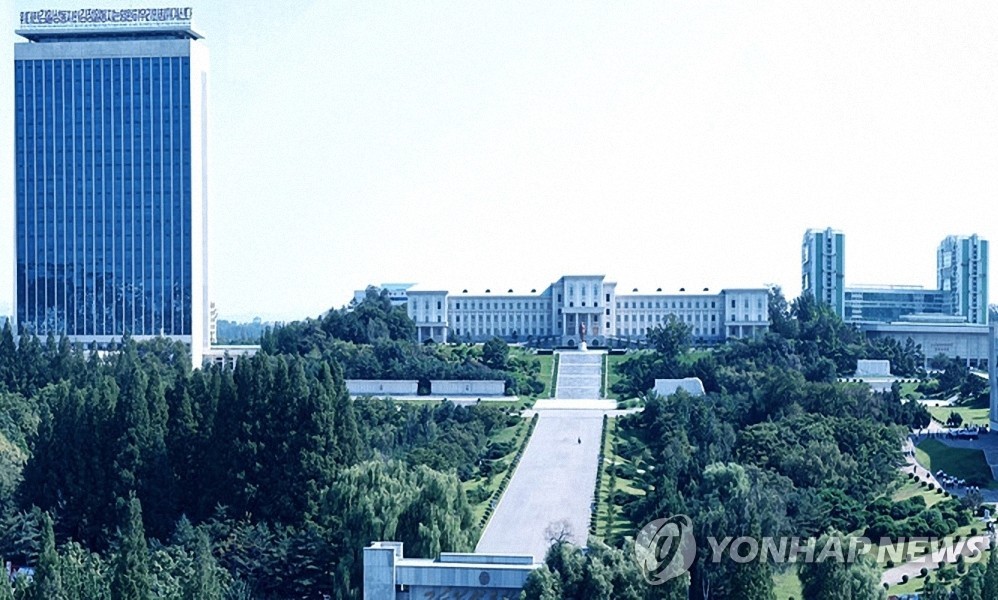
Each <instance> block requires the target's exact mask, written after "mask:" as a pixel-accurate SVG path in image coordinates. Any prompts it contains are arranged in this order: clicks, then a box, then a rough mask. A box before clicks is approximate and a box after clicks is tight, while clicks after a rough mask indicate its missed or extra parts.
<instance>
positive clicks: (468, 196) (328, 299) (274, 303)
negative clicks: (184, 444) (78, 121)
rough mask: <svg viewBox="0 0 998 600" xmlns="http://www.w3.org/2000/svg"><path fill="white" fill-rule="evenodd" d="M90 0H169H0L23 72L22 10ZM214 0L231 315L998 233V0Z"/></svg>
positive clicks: (222, 274)
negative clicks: (838, 236)
mask: <svg viewBox="0 0 998 600" xmlns="http://www.w3.org/2000/svg"><path fill="white" fill-rule="evenodd" d="M175 4H176V5H186V4H185V3H175ZM84 5H85V6H86V7H92V6H109V7H115V6H136V5H138V6H144V5H150V6H151V5H156V6H161V5H162V6H166V5H171V3H169V2H167V3H163V2H160V3H158V4H157V3H155V2H152V3H138V4H136V3H134V2H133V3H128V4H122V3H116V2H111V1H106V2H98V3H96V4H94V3H85V2H84V3H80V2H64V1H60V0H49V1H48V2H25V1H23V0H16V1H12V0H0V7H4V10H3V14H4V15H6V19H5V20H2V21H0V23H3V22H5V23H6V24H7V25H6V27H4V30H5V33H4V34H3V39H4V40H5V41H4V43H3V44H2V45H0V81H7V82H10V81H12V78H13V75H12V62H13V44H14V42H15V41H16V40H17V39H18V38H16V36H14V35H13V30H14V29H15V26H16V18H17V12H18V11H20V10H28V9H36V8H79V7H83V6H84ZM192 6H194V9H195V12H194V14H195V21H196V23H198V28H199V29H200V30H201V31H203V33H204V34H205V36H206V43H207V44H208V46H209V48H210V52H211V62H212V71H211V83H210V85H211V89H210V111H211V113H210V114H211V123H210V149H209V153H210V167H209V169H210V170H209V181H210V183H209V191H210V199H211V217H212V223H211V228H212V248H211V249H212V262H213V265H214V274H213V280H212V285H213V290H212V296H213V297H214V299H215V301H216V303H217V305H218V307H219V311H220V313H221V315H222V316H223V317H227V318H248V317H252V316H254V315H260V316H263V317H264V318H282V319H290V318H300V317H303V316H307V315H315V314H318V313H319V312H321V311H323V310H325V309H327V308H329V307H331V306H340V305H342V304H344V303H346V302H347V301H348V300H349V299H350V297H351V293H352V290H354V289H358V288H363V287H364V286H365V285H366V284H368V283H379V282H382V281H414V282H421V283H425V284H430V285H437V286H444V287H448V288H450V289H452V290H460V289H462V288H485V287H491V288H493V289H494V290H495V289H502V290H503V291H505V290H506V289H507V288H510V287H512V288H514V289H517V291H521V290H526V289H529V288H532V287H535V288H538V289H541V288H543V287H544V286H546V285H547V284H548V283H550V282H551V281H552V280H554V279H556V278H557V277H559V276H560V275H562V274H570V273H605V274H607V275H608V276H609V277H610V278H611V279H613V280H616V281H618V282H619V284H620V286H621V289H626V290H630V289H631V288H633V287H639V288H643V289H649V288H655V287H663V288H665V289H677V288H679V287H680V286H686V287H687V288H701V287H704V286H710V287H711V288H712V289H716V288H720V287H725V286H728V287H731V286H749V285H762V284H765V283H778V284H780V285H782V286H783V287H784V288H785V290H786V291H787V293H788V295H789V296H796V295H797V294H798V293H799V291H800V266H799V263H800V240H801V236H802V234H803V231H804V229H805V228H807V227H816V226H820V227H824V226H833V227H836V228H839V229H842V230H844V231H845V233H846V234H847V258H846V269H847V276H846V277H847V281H848V282H849V283H915V284H923V285H928V286H931V285H934V283H935V271H934V269H935V248H936V245H937V244H938V242H939V241H940V240H941V239H942V238H943V237H944V236H945V235H947V234H950V233H973V232H977V233H979V234H981V235H983V236H985V237H987V238H989V239H992V240H996V239H998V223H996V222H995V220H994V219H993V218H992V215H993V213H994V211H993V204H994V201H995V198H996V197H998V4H996V3H993V2H973V3H961V2H950V1H947V2H933V3H926V2H909V1H905V2H868V1H863V2H822V3H818V2H799V1H792V2H746V1H738V2H734V1H733V2H663V1H655V2H601V3H583V2H578V1H572V2H539V1H536V0H535V1H532V2H513V1H503V2H491V3H485V2H467V1H461V2H430V1H418V2H354V3H342V2H291V3H287V2H280V3H278V2H239V3H236V2H211V3H207V2H195V3H193V4H192ZM0 89H3V90H5V93H3V94H2V95H0V98H2V100H0V101H2V104H0V207H2V210H0V231H2V232H4V234H3V237H2V238H0V240H2V241H3V243H2V244H0V314H4V313H7V312H9V307H10V304H11V297H10V296H11V293H10V288H11V285H10V282H11V281H12V264H13V258H12V246H13V244H12V243H11V241H10V239H9V233H8V232H10V231H12V225H11V214H12V208H11V204H12V197H13V187H12V185H13V184H12V180H11V174H12V171H13V166H12V163H13V157H12V148H13V124H12V122H11V118H10V114H11V112H12V105H13V97H12V94H11V92H10V86H9V85H4V86H2V87H0Z"/></svg>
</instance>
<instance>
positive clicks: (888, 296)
mask: <svg viewBox="0 0 998 600" xmlns="http://www.w3.org/2000/svg"><path fill="white" fill-rule="evenodd" d="M947 296H948V294H946V293H945V292H943V291H941V290H929V289H925V288H924V287H922V286H917V285H881V286H872V285H871V286H847V287H846V288H845V312H844V315H843V318H844V319H845V320H846V321H848V322H851V323H863V322H879V323H892V322H894V321H898V320H900V319H901V318H902V317H904V316H907V315H916V314H931V315H944V314H949V313H948V312H947V310H948V308H947Z"/></svg>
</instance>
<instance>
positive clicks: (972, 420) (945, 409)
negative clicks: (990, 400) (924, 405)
mask: <svg viewBox="0 0 998 600" xmlns="http://www.w3.org/2000/svg"><path fill="white" fill-rule="evenodd" d="M952 412H955V413H958V414H959V415H960V416H961V417H963V425H964V426H967V425H987V424H988V409H987V408H969V407H966V406H930V407H929V414H931V415H932V418H933V419H935V420H937V421H939V422H940V423H942V424H944V425H945V424H946V421H947V420H948V419H949V415H950V413H952Z"/></svg>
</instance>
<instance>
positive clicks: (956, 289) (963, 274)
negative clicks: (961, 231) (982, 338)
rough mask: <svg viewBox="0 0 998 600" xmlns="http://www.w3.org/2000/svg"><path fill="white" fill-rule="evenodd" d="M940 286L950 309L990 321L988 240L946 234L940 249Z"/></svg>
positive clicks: (971, 320) (982, 321)
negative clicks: (945, 294)
mask: <svg viewBox="0 0 998 600" xmlns="http://www.w3.org/2000/svg"><path fill="white" fill-rule="evenodd" d="M936 267H937V271H936V272H937V281H938V284H939V289H940V290H942V291H943V292H946V293H947V296H946V298H947V311H946V312H948V313H949V314H951V315H959V316H962V317H966V318H967V322H968V323H978V324H986V323H987V322H988V242H987V240H983V239H981V238H980V237H978V236H977V235H976V234H975V235H970V236H957V235H951V236H948V237H946V239H944V240H943V241H942V242H941V243H940V244H939V250H938V252H937V253H936Z"/></svg>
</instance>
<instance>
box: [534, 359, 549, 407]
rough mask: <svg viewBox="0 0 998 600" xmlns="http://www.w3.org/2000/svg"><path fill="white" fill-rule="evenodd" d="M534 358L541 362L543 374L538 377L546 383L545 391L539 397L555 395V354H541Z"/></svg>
mask: <svg viewBox="0 0 998 600" xmlns="http://www.w3.org/2000/svg"><path fill="white" fill-rule="evenodd" d="M534 358H536V359H537V360H538V361H540V363H541V374H540V376H539V377H538V379H540V380H541V382H543V383H544V391H543V392H541V393H540V394H538V395H537V397H538V398H550V397H551V396H553V395H554V380H553V377H554V354H539V355H537V356H535V357H534Z"/></svg>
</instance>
